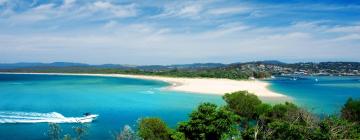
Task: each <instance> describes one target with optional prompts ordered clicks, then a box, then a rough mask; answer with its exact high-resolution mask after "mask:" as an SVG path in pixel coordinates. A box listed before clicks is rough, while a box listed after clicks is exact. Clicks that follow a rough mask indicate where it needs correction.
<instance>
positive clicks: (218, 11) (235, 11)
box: [208, 6, 250, 15]
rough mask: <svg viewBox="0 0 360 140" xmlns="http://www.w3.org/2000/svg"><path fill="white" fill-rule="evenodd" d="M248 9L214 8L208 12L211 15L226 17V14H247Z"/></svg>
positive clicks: (239, 7)
mask: <svg viewBox="0 0 360 140" xmlns="http://www.w3.org/2000/svg"><path fill="white" fill-rule="evenodd" d="M249 11H250V9H249V8H248V7H241V6H238V7H224V8H215V9H211V10H208V13H209V14H212V15H226V14H239V13H247V12H249Z"/></svg>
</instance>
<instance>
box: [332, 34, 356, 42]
mask: <svg viewBox="0 0 360 140" xmlns="http://www.w3.org/2000/svg"><path fill="white" fill-rule="evenodd" d="M334 40H335V41H352V40H358V41H360V34H350V35H345V36H341V37H338V38H335V39H334Z"/></svg>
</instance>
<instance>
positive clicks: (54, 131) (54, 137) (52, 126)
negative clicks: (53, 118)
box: [47, 123, 62, 140]
mask: <svg viewBox="0 0 360 140" xmlns="http://www.w3.org/2000/svg"><path fill="white" fill-rule="evenodd" d="M61 131H62V130H61V128H60V125H58V124H56V123H49V130H48V133H47V134H48V136H49V137H50V139H51V140H60V134H61Z"/></svg>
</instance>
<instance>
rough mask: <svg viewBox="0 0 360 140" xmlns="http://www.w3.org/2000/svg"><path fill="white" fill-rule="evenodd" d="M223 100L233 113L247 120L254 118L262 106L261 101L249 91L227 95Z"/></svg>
mask: <svg viewBox="0 0 360 140" xmlns="http://www.w3.org/2000/svg"><path fill="white" fill-rule="evenodd" d="M223 99H224V100H225V102H226V103H227V106H228V107H229V108H230V109H231V110H232V111H234V112H235V113H236V114H238V115H240V116H241V117H245V118H254V117H255V116H256V112H255V110H256V109H257V106H259V105H261V100H260V99H259V98H258V97H257V96H256V95H254V94H251V93H249V92H248V91H238V92H233V93H226V94H225V95H224V96H223Z"/></svg>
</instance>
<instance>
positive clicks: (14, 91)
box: [0, 74, 223, 140]
mask: <svg viewBox="0 0 360 140" xmlns="http://www.w3.org/2000/svg"><path fill="white" fill-rule="evenodd" d="M166 86H168V84H167V83H164V82H159V81H151V80H140V79H129V78H114V77H97V76H60V75H29V74H0V139H2V140H18V139H26V140H39V139H48V136H47V131H48V124H47V123H9V122H11V121H13V122H36V120H34V118H36V119H38V118H41V119H42V120H44V119H45V120H52V121H58V120H59V121H71V118H72V117H82V115H83V113H86V112H91V113H92V114H98V115H99V117H98V119H97V120H96V121H95V122H93V123H89V126H88V127H89V135H88V136H87V138H88V139H105V140H106V139H112V137H113V134H114V133H115V132H119V131H120V130H121V129H122V128H123V127H124V125H130V126H131V127H132V129H136V123H137V121H138V119H139V118H142V117H159V118H161V119H163V120H164V121H165V122H166V123H167V124H168V125H169V126H170V127H173V128H174V127H175V126H176V124H177V123H178V122H179V121H185V120H187V119H188V114H189V113H191V111H192V110H193V109H195V108H196V106H197V105H198V104H200V103H202V102H213V103H217V104H219V105H221V104H223V101H222V99H221V96H215V95H206V94H192V93H185V92H174V91H167V90H163V88H164V87H166ZM63 117H64V118H63ZM59 118H60V119H59ZM60 126H61V128H62V130H63V131H62V134H63V135H65V134H71V135H73V136H74V135H75V134H74V132H73V127H74V126H79V124H77V123H62V124H60Z"/></svg>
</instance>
